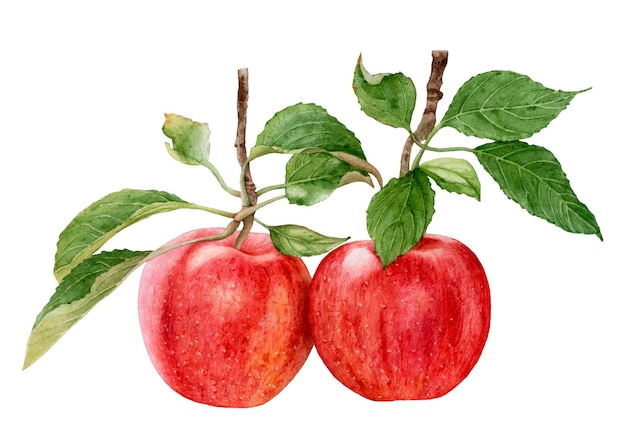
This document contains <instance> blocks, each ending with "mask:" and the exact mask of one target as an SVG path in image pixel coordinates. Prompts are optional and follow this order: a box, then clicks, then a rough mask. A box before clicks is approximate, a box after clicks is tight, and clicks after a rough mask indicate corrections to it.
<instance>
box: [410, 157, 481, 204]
mask: <svg viewBox="0 0 626 445" xmlns="http://www.w3.org/2000/svg"><path fill="white" fill-rule="evenodd" d="M420 168H421V169H422V170H423V171H424V173H426V174H427V175H428V176H430V177H431V178H432V179H434V181H435V182H436V183H437V185H438V186H439V187H441V188H442V189H444V190H447V191H449V192H455V193H461V194H465V195H468V196H471V197H472V198H476V199H477V200H478V201H480V180H479V179H478V175H476V170H474V167H472V164H470V163H469V162H467V161H466V160H465V159H457V158H437V159H433V160H431V161H428V162H424V163H422V164H420Z"/></svg>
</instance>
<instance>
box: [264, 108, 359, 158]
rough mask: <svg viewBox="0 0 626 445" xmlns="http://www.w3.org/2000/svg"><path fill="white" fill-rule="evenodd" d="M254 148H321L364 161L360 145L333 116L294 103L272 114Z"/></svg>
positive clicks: (297, 149) (294, 150) (297, 150)
mask: <svg viewBox="0 0 626 445" xmlns="http://www.w3.org/2000/svg"><path fill="white" fill-rule="evenodd" d="M256 145H259V146H267V147H278V148H280V149H281V150H283V151H284V152H294V153H297V152H300V151H301V150H302V149H308V148H322V149H324V150H326V151H342V152H344V153H350V154H353V155H355V156H358V157H360V158H362V159H365V154H364V153H363V149H362V148H361V142H360V141H359V140H358V139H357V138H356V136H355V135H354V133H353V132H351V131H350V130H348V129H347V128H346V127H345V126H344V125H343V124H342V123H341V122H339V121H338V120H337V119H336V118H335V117H333V116H331V115H330V114H328V112H327V111H326V110H325V109H324V108H322V107H320V106H319V105H315V104H303V103H299V104H295V105H292V106H289V107H287V108H285V109H284V110H281V111H279V112H278V113H276V114H275V115H274V116H273V117H272V118H271V119H270V120H269V121H267V123H266V124H265V128H264V129H263V131H262V132H261V134H260V135H259V136H258V137H257V141H256Z"/></svg>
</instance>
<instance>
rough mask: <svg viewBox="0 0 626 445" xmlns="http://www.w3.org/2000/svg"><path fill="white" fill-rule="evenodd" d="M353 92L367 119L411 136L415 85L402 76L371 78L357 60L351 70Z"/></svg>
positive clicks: (387, 74)
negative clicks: (403, 130)
mask: <svg viewBox="0 0 626 445" xmlns="http://www.w3.org/2000/svg"><path fill="white" fill-rule="evenodd" d="M352 88H353V89H354V92H355V94H356V97H357V99H358V101H359V105H361V109H362V110H363V112H365V114H367V115H368V116H369V117H371V118H374V119H376V120H377V121H378V122H381V123H383V124H385V125H390V126H392V127H395V128H404V129H406V130H407V131H409V132H411V117H412V116H413V110H414V109H415V98H416V92H415V85H414V84H413V81H412V80H411V79H410V78H409V77H407V76H405V75H404V74H402V73H396V74H389V73H381V74H375V75H372V74H370V73H368V72H367V70H366V69H365V67H364V66H363V59H362V57H361V56H359V60H358V62H357V64H356V67H355V69H354V79H353V82H352Z"/></svg>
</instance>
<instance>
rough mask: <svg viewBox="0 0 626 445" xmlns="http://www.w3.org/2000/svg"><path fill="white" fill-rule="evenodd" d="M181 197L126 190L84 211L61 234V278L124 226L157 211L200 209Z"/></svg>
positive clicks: (56, 268) (58, 272) (58, 261)
mask: <svg viewBox="0 0 626 445" xmlns="http://www.w3.org/2000/svg"><path fill="white" fill-rule="evenodd" d="M199 208H202V207H200V206H197V205H195V204H191V203H188V202H186V201H183V200H182V199H180V198H179V197H178V196H175V195H172V194H170V193H167V192H160V191H156V190H135V189H123V190H120V191H118V192H113V193H111V194H109V195H107V196H105V197H104V198H102V199H100V200H98V201H96V202H94V203H93V204H91V205H90V206H89V207H87V208H86V209H84V210H83V211H82V212H80V213H79V214H78V215H76V217H74V219H73V220H72V221H71V222H70V223H69V224H68V226H67V227H66V228H65V229H64V230H63V232H61V234H60V235H59V241H58V243H57V251H56V255H55V259H54V275H55V276H56V278H57V281H59V282H60V281H61V280H62V279H63V277H65V276H66V275H67V274H68V273H69V272H70V271H71V270H72V269H73V268H74V267H75V266H76V265H77V264H79V263H80V262H81V261H83V260H84V259H86V258H88V257H90V256H91V255H93V254H94V253H95V252H96V251H98V249H100V247H102V246H103V245H104V243H106V242H107V241H108V240H109V239H111V238H112V237H113V236H114V235H115V234H116V233H118V232H120V231H121V230H122V229H124V228H126V227H128V226H130V225H131V224H134V223H136V222H138V221H141V220H142V219H145V218H147V217H149V216H152V215H155V214H157V213H163V212H169V211H172V210H176V209H199Z"/></svg>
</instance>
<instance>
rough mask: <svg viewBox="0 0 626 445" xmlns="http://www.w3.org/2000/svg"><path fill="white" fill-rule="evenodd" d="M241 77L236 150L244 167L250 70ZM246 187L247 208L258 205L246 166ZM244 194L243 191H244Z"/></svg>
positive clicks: (242, 72) (243, 72)
mask: <svg viewBox="0 0 626 445" xmlns="http://www.w3.org/2000/svg"><path fill="white" fill-rule="evenodd" d="M237 74H238V77H239V91H238V93H237V138H236V139H235V148H236V149H237V160H238V161H239V165H240V166H242V167H243V165H244V163H245V162H246V159H247V158H248V151H247V149H246V125H247V121H248V69H247V68H241V69H239V70H238V71H237ZM245 186H246V192H247V201H246V200H245V197H244V196H243V193H242V198H243V199H242V202H243V204H244V205H246V206H253V205H256V199H257V197H256V185H255V184H254V181H252V175H251V174H250V166H249V165H247V166H246V173H245ZM242 192H243V190H242Z"/></svg>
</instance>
